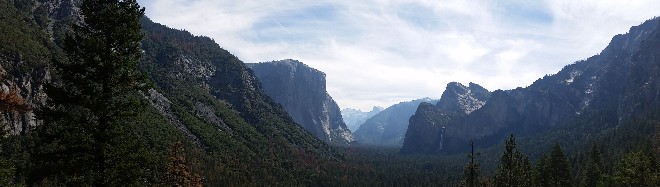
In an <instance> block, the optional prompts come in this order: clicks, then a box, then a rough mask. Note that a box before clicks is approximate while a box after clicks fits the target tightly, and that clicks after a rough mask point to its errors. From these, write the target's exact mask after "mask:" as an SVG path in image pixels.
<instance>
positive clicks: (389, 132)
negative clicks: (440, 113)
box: [353, 98, 437, 147]
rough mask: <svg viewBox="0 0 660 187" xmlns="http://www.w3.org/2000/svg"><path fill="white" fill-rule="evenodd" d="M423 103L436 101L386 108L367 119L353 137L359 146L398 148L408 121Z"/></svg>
mask: <svg viewBox="0 0 660 187" xmlns="http://www.w3.org/2000/svg"><path fill="white" fill-rule="evenodd" d="M423 102H437V100H432V99H430V98H424V99H417V100H413V101H407V102H401V103H398V104H395V105H392V106H390V107H387V108H386V109H385V110H383V111H382V112H380V113H378V114H376V115H375V116H373V117H371V118H369V119H367V121H365V122H364V123H363V124H362V125H360V128H359V129H358V130H356V131H355V133H353V136H355V138H356V140H357V141H358V143H360V144H365V145H378V146H396V147H399V146H401V145H402V144H403V139H404V135H405V134H406V130H407V129H408V119H409V118H410V116H412V115H413V114H415V110H416V109H417V107H418V106H419V105H420V103H423Z"/></svg>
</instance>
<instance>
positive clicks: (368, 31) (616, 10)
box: [138, 0, 660, 111]
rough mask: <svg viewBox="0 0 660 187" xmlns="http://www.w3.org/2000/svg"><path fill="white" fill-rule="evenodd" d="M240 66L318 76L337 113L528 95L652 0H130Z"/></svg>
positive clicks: (637, 18)
mask: <svg viewBox="0 0 660 187" xmlns="http://www.w3.org/2000/svg"><path fill="white" fill-rule="evenodd" d="M138 3H140V4H141V5H142V6H143V7H145V8H146V15H147V16H148V17H149V18H151V19H152V20H153V21H155V22H158V23H161V24H164V25H167V26H169V27H172V28H176V29H182V30H187V31H189V32H191V33H193V34H194V35H203V36H209V37H211V38H213V39H214V40H215V42H216V43H218V44H219V45H220V46H221V47H223V48H224V49H226V50H228V51H229V52H231V53H232V54H234V55H236V56H237V57H238V58H239V59H241V60H242V61H243V62H245V63H255V62H266V61H272V60H282V59H296V60H299V61H301V62H303V63H305V64H307V65H309V66H311V67H313V68H315V69H318V70H320V71H323V72H325V74H326V84H327V89H328V93H329V94H330V95H331V96H332V97H333V99H334V100H335V101H336V102H337V103H338V104H339V106H340V108H356V109H361V110H363V111H369V110H371V108H372V107H373V106H383V107H388V106H390V105H392V104H396V103H399V102H403V101H409V100H413V99H419V98H425V97H430V98H433V99H438V98H440V96H441V95H442V92H443V91H444V89H445V86H446V85H447V83H449V82H452V81H455V82H460V83H462V84H464V85H467V84H468V83H470V82H474V83H477V84H479V85H481V86H483V87H485V88H486V89H488V90H491V91H493V90H497V89H502V90H507V89H513V88H516V87H526V86H528V85H530V84H531V83H533V82H534V81H535V80H537V79H539V78H541V77H543V76H544V75H547V74H554V73H557V72H558V71H559V70H561V68H562V67H564V66H565V65H568V64H571V63H573V62H575V61H578V60H582V59H586V58H588V57H590V56H593V55H596V54H598V53H599V52H600V51H601V50H603V49H604V48H605V47H606V46H607V44H608V43H609V42H610V40H611V38H612V37H613V36H614V35H616V34H625V33H627V32H628V30H629V28H630V27H632V26H636V25H639V24H641V23H642V22H644V21H645V20H649V19H652V18H653V17H656V16H660V9H659V8H658V7H660V0H633V1H622V0H547V1H544V0H498V1H492V0H469V1H468V0H462V1H458V0H457V1H451V0H450V1H446V0H247V1H246V0H138Z"/></svg>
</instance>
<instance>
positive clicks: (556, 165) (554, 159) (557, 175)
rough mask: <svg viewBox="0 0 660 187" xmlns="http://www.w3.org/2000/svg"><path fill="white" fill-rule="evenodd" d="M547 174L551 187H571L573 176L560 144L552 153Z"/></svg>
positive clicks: (546, 170)
mask: <svg viewBox="0 0 660 187" xmlns="http://www.w3.org/2000/svg"><path fill="white" fill-rule="evenodd" d="M545 172H546V174H547V177H548V178H547V179H548V185H549V186H557V187H561V186H570V185H571V174H570V168H569V165H568V159H567V158H566V156H564V153H563V151H562V150H561V147H560V146H559V144H558V143H557V144H555V145H554V147H553V148H552V152H550V157H549V162H548V166H546V169H545Z"/></svg>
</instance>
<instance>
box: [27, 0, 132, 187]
mask: <svg viewBox="0 0 660 187" xmlns="http://www.w3.org/2000/svg"><path fill="white" fill-rule="evenodd" d="M80 15H81V20H80V21H79V22H77V23H76V24H74V25H73V26H72V27H73V33H71V34H70V35H68V36H67V37H66V39H65V41H64V46H63V49H64V51H65V52H66V54H67V58H68V61H55V62H54V64H53V68H52V69H53V71H54V73H55V74H56V75H59V79H58V80H56V81H54V83H52V84H50V85H47V86H46V93H47V94H48V96H49V101H48V104H47V106H46V107H44V108H43V109H41V110H40V111H38V113H37V114H38V117H39V118H40V119H43V120H44V123H45V124H44V125H43V126H40V127H39V128H40V129H39V135H38V136H37V141H38V142H39V144H40V145H37V147H36V148H35V152H34V154H33V155H34V157H35V160H36V161H37V165H38V167H40V168H37V169H36V170H35V172H34V173H33V179H34V180H37V181H39V180H41V181H49V182H54V183H61V184H65V185H76V186H78V185H93V186H111V185H112V186H114V185H119V184H130V183H135V182H139V181H141V179H140V177H139V176H137V175H139V173H140V172H137V171H136V168H138V167H139V163H138V162H137V161H134V162H131V161H130V159H136V158H139V157H140V156H139V155H136V154H139V150H134V149H138V148H136V146H135V145H136V144H135V142H134V141H132V139H131V138H132V137H131V136H129V135H130V133H131V130H130V129H131V128H134V127H131V126H130V125H129V123H128V122H127V120H128V119H129V118H130V117H132V116H134V114H135V112H137V111H138V110H140V109H139V108H140V107H141V105H140V104H139V101H138V100H137V97H135V95H136V93H137V91H138V90H139V89H140V88H142V87H143V85H144V83H143V76H142V75H141V74H140V73H139V72H138V70H137V67H138V63H139V60H140V57H141V49H140V41H141V40H142V36H143V35H142V32H141V27H140V22H139V21H140V18H141V17H142V16H143V15H144V9H143V8H141V7H140V6H139V5H138V3H137V2H136V0H83V3H82V5H81V7H80Z"/></svg>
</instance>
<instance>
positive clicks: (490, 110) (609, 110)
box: [356, 18, 660, 153]
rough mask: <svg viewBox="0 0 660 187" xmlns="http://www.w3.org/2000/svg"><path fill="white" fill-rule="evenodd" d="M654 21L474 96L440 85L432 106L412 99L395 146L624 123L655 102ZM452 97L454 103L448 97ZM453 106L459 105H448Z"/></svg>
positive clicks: (658, 38)
mask: <svg viewBox="0 0 660 187" xmlns="http://www.w3.org/2000/svg"><path fill="white" fill-rule="evenodd" d="M658 25H660V18H655V19H652V20H648V21H646V22H644V23H643V24H641V25H639V26H635V27H632V28H631V29H630V31H628V33H626V34H620V35H616V36H614V38H613V39H612V41H611V42H610V44H609V45H608V46H607V47H606V48H605V49H604V50H603V51H602V52H601V53H600V54H598V55H595V56H592V57H590V58H588V59H586V60H581V61H577V62H575V63H573V64H570V65H567V66H565V67H564V68H563V69H562V70H561V71H559V72H558V73H557V74H554V75H547V76H545V77H543V78H541V79H539V80H537V81H535V82H534V83H533V84H532V85H530V86H528V87H525V88H516V89H513V90H495V91H493V92H491V93H489V94H486V92H484V91H483V90H482V91H479V95H481V96H479V97H477V95H473V96H461V97H458V98H456V97H455V95H452V94H447V93H445V94H443V96H442V98H441V102H440V103H438V104H437V105H436V106H432V105H425V104H423V105H420V107H419V108H418V109H417V112H416V114H415V116H413V117H412V118H411V119H410V121H411V124H410V127H409V128H408V132H407V134H406V142H405V143H404V146H403V148H402V149H401V151H402V152H404V153H441V152H445V153H455V152H458V151H466V149H467V147H468V146H467V145H468V143H467V142H469V141H470V140H474V141H475V142H476V143H475V144H476V145H478V146H480V147H489V146H491V145H494V144H496V143H498V142H502V140H503V139H504V137H505V136H508V135H509V134H516V135H518V136H522V137H530V139H534V137H533V136H535V135H538V134H545V133H547V132H554V133H553V134H554V135H552V136H548V137H545V138H549V139H547V140H546V141H542V142H553V141H560V142H566V143H567V144H570V145H573V144H576V143H578V142H584V141H587V142H588V141H591V140H593V139H594V138H597V137H599V136H601V135H602V133H604V132H606V131H608V130H609V129H613V128H624V127H625V126H624V125H625V124H627V123H629V122H631V121H632V120H634V119H636V118H638V117H639V116H644V115H647V114H649V113H654V111H658V109H659V106H660V28H659V27H658ZM449 87H453V86H452V85H451V84H450V85H448V90H450V89H451V88H449ZM470 87H472V85H470ZM459 95H460V94H459ZM487 95H490V97H486V96H487ZM446 97H449V98H446ZM457 99H458V100H457ZM462 99H466V100H462ZM445 100H450V101H451V102H444V101H445ZM456 101H458V103H462V104H459V105H455V104H456V103H455V102H456ZM452 106H453V107H452ZM455 106H466V107H463V108H460V110H456V109H458V108H455ZM644 133H652V132H644ZM356 136H357V135H356ZM571 139H572V140H573V141H568V140H571ZM358 140H359V138H358ZM578 140H579V141H578ZM548 147H549V146H548Z"/></svg>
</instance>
